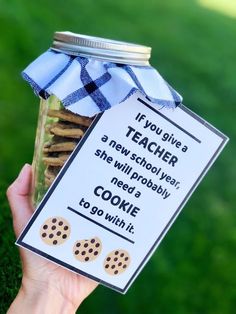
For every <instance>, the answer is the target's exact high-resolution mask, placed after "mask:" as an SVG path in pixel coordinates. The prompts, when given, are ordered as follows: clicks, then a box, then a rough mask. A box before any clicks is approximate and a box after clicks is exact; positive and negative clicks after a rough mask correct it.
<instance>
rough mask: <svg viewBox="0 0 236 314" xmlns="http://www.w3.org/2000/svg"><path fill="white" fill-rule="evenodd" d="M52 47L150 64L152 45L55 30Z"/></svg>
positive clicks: (100, 58)
mask: <svg viewBox="0 0 236 314" xmlns="http://www.w3.org/2000/svg"><path fill="white" fill-rule="evenodd" d="M51 48H52V49H54V50H57V51H60V52H63V53H66V54H71V55H78V56H85V57H93V58H96V59H99V60H104V61H110V62H115V63H123V64H131V65H149V62H148V60H149V59H150V56H151V47H147V46H143V45H139V44H135V43H130V42H124V41H118V40H112V39H107V38H102V37H95V36H88V35H82V34H76V33H72V32H67V31H66V32H55V33H54V38H53V43H52V47H51Z"/></svg>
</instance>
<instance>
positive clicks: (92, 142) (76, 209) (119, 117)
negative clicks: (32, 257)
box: [17, 93, 228, 293]
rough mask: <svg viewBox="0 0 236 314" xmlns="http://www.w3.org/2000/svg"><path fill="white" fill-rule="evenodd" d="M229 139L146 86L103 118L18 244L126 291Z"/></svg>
mask: <svg viewBox="0 0 236 314" xmlns="http://www.w3.org/2000/svg"><path fill="white" fill-rule="evenodd" d="M227 140H228V139H227V137H226V136H225V135H223V134H222V133H221V132H219V131H218V130H216V129H215V128H214V127H213V126H211V125H209V124H208V123H207V122H206V121H204V120H203V119H201V118H200V117H198V116H197V115H196V114H194V113H192V112H191V111H190V110H189V109H187V108H186V107H184V106H183V105H181V106H179V107H177V108H176V109H174V110H171V109H165V108H161V107H160V108H157V106H156V105H155V106H154V105H152V103H151V102H149V101H147V100H146V99H145V98H144V97H143V96H142V95H141V94H140V93H136V94H135V95H133V96H132V97H130V98H129V99H128V100H126V101H125V102H123V103H121V104H119V105H117V106H115V107H113V108H111V109H110V110H108V111H105V112H104V113H102V114H99V115H98V116H97V117H96V119H95V121H94V122H93V124H92V125H91V127H90V128H89V129H88V131H87V132H86V134H85V136H84V137H83V139H82V140H81V141H80V143H79V144H78V146H77V147H76V148H75V150H74V152H73V153H72V155H71V157H70V158H69V160H68V161H67V163H66V164H65V166H64V167H63V169H62V170H61V172H60V173H59V175H58V176H57V178H56V180H55V181H54V183H53V185H52V186H51V187H50V189H49V190H48V192H47V194H46V195H45V197H44V199H43V200H42V202H41V203H40V205H39V206H38V208H37V210H36V211H35V213H34V215H33V217H32V218H31V220H30V222H29V223H28V225H27V226H26V228H25V230H24V231H23V232H22V234H21V235H20V237H19V239H18V240H17V244H18V245H20V246H22V247H25V248H27V249H29V250H32V251H34V252H35V253H37V254H39V255H42V256H43V257H45V258H47V259H49V260H51V261H53V262H55V263H58V264H60V265H62V266H64V267H66V268H68V269H70V270H72V271H74V272H77V273H80V274H82V275H85V276H88V277H90V278H92V279H94V280H96V281H98V282H100V283H102V284H104V285H106V286H109V287H110V288H112V289H115V290H117V291H119V292H122V293H125V292H126V291H127V289H128V288H129V286H130V285H131V283H132V282H133V281H134V279H135V278H136V276H137V275H138V273H139V272H140V271H141V269H142V268H143V267H144V265H145V263H146V262H147V261H148V259H149V258H150V256H151V255H152V253H153V252H154V250H155V249H156V247H157V246H158V245H159V243H160V241H161V240H162V238H163V237H164V235H165V234H166V232H167V231H168V229H169V228H170V226H171V225H172V223H173V222H174V220H175V219H176V217H177V215H178V214H179V212H180V211H181V209H182V208H183V205H184V204H185V203H186V201H187V200H188V198H189V197H190V195H191V194H192V193H193V191H194V189H195V188H196V187H197V185H198V184H199V182H200V180H201V179H202V178H203V176H204V175H205V174H206V172H207V170H208V169H209V167H210V166H211V165H212V163H213V162H214V160H215V159H216V157H217V156H218V155H219V153H220V152H221V150H222V149H223V147H224V146H225V144H226V142H227Z"/></svg>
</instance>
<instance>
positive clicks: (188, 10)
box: [0, 0, 236, 314]
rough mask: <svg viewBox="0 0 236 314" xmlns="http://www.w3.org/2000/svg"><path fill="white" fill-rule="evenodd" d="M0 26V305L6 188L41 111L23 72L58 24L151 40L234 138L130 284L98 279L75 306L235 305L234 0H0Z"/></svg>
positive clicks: (193, 98) (180, 311) (188, 97)
mask: <svg viewBox="0 0 236 314" xmlns="http://www.w3.org/2000/svg"><path fill="white" fill-rule="evenodd" d="M0 27H1V40H0V90H1V92H0V189H1V191H0V208H1V209H0V283H1V287H2V288H1V290H0V313H5V311H6V309H7V308H8V306H9V304H10V303H11V301H12V299H13V298H14V296H15V294H16V293H17V289H18V287H19V284H20V278H21V268H20V262H19V256H18V251H17V248H16V247H15V245H14V234H13V231H12V222H11V216H10V212H9V208H8V204H7V201H6V199H5V190H6V187H7V186H8V185H9V184H10V182H12V181H13V180H14V178H15V177H16V176H17V174H18V172H19V169H20V168H21V167H22V165H23V164H24V163H25V162H28V163H30V162H31V159H32V154H33V146H34V137H35V129H36V122H37V113H38V99H37V98H36V97H35V96H34V95H33V92H32V90H31V88H30V87H29V86H28V85H27V84H26V83H25V82H24V81H23V80H22V79H21V77H20V72H21V71H22V70H23V69H24V68H25V67H26V66H27V65H28V64H29V63H30V62H31V61H33V60H34V59H35V58H36V57H37V56H38V55H39V54H40V53H42V52H44V51H45V50H46V49H47V48H48V47H49V46H50V43H51V41H52V36H53V32H54V31H64V30H70V31H74V32H78V33H82V34H88V35H94V36H101V37H107V38H113V39H118V40H126V41H131V42H137V43H140V44H146V45H149V46H152V48H153V52H152V60H151V63H152V65H153V66H154V67H156V68H157V69H158V70H159V71H160V73H161V74H162V75H163V76H164V77H165V79H166V80H167V81H168V82H169V83H170V84H171V85H172V86H173V87H175V88H176V89H177V90H178V91H179V92H180V93H181V94H182V95H183V97H184V104H185V105H187V106H188V107H189V108H190V109H192V110H193V111H195V112H196V113H197V114H199V115H201V116H202V117H203V118H205V119H206V120H208V121H209V122H210V123H212V124H213V125H215V126H216V127H217V128H219V129H220V130H222V131H223V132H224V133H226V134H227V135H228V136H229V137H230V138H231V141H230V143H229V144H228V145H227V147H226V148H225V150H224V152H223V153H222V155H221V156H220V157H219V159H218V160H217V161H216V163H215V165H214V166H213V167H212V168H211V170H210V172H209V173H208V175H207V177H206V178H205V179H204V180H203V182H202V183H201V185H200V187H199V188H198V189H197V190H196V192H195V194H194V195H193V196H192V198H191V200H190V201H189V202H188V204H187V205H186V207H185V208H184V210H183V212H182V213H181V215H180V216H179V218H178V219H177V221H176V222H175V224H174V225H173V227H172V228H171V230H170V231H169V233H168V235H167V236H166V237H165V239H164V240H163V242H162V244H161V245H160V247H159V248H158V250H157V251H156V253H155V254H154V256H153V257H152V259H151V260H150V262H149V263H148V264H147V266H146V267H145V269H144V270H143V272H142V273H141V274H140V276H139V277H138V279H137V280H136V281H135V283H134V284H133V286H132V287H131V288H130V290H129V292H128V293H127V294H126V295H125V296H122V295H119V294H118V293H116V292H113V291H111V290H109V289H108V288H104V287H99V288H98V289H97V290H96V291H95V292H94V294H93V295H92V296H91V297H90V298H88V299H87V300H86V301H85V302H84V303H83V304H82V306H81V308H80V311H79V312H80V313H103V314H106V313H107V314H108V313H109V314H111V313H112V314H113V313H114V314H120V313H147V314H149V313H150V314H153V313H155V314H156V313H157V314H158V313H161V314H172V313H173V314H185V313H186V314H187V313H188V314H189V313H192V314H199V313H201V314H205V313H206V314H231V313H232V314H233V313H235V308H236V254H235V250H236V213H235V205H234V204H235V201H236V193H235V192H236V190H235V182H236V168H235V156H234V153H236V143H235V136H236V123H235V112H236V110H235V105H236V104H235V102H236V88H235V83H236V78H235V76H236V40H235V34H236V2H235V1H234V0H170V1H163V0H148V1H141V0H120V1H109V0H100V1H91V0H70V1H62V0H57V1H55V0H51V1H46V0H38V1H27V0H21V1H18V0H0Z"/></svg>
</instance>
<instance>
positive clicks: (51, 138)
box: [33, 32, 151, 206]
mask: <svg viewBox="0 0 236 314" xmlns="http://www.w3.org/2000/svg"><path fill="white" fill-rule="evenodd" d="M51 48H52V49H53V50H54V51H58V52H62V53H65V54H67V55H71V56H81V57H89V58H95V59H97V60H100V61H109V62H113V63H121V64H129V65H141V66H143V65H149V63H148V60H149V58H150V52H151V48H149V47H145V46H140V45H136V44H131V43H125V42H120V41H113V40H108V39H104V38H98V37H91V36H85V35H80V34H74V33H71V32H56V33H55V35H54V41H53V44H52V47H51ZM45 70H47V69H45ZM92 120H93V118H91V117H85V116H81V115H78V114H76V113H73V112H72V111H69V110H67V109H65V108H64V106H63V104H62V102H61V101H60V100H59V99H58V98H57V97H56V96H50V97H48V98H47V99H43V98H42V99H41V100H40V110H39V118H38V126H37V132H36V140H35V150H34V157H33V173H34V175H33V186H34V193H33V203H34V205H35V206H36V205H37V204H38V203H39V202H40V201H41V200H42V198H43V196H44V195H45V193H46V191H47V189H48V188H49V186H50V185H51V184H52V182H53V181H54V179H55V178H56V176H57V174H58V173H59V171H60V170H61V168H62V167H63V165H64V163H65V162H66V160H67V159H68V157H69V156H70V154H71V153H72V151H73V150H74V148H75V146H76V145H77V144H78V142H79V141H80V139H81V138H82V137H83V135H84V133H85V132H86V130H87V129H88V127H89V126H90V124H91V123H92Z"/></svg>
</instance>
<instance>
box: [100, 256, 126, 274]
mask: <svg viewBox="0 0 236 314" xmlns="http://www.w3.org/2000/svg"><path fill="white" fill-rule="evenodd" d="M129 264H130V255H129V253H128V252H127V251H125V250H114V251H112V252H110V253H109V254H108V255H107V257H106V258H105V260H104V263H103V266H104V269H105V271H106V272H107V273H108V274H109V275H119V274H121V273H123V272H124V271H125V270H126V269H127V268H128V267H129Z"/></svg>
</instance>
